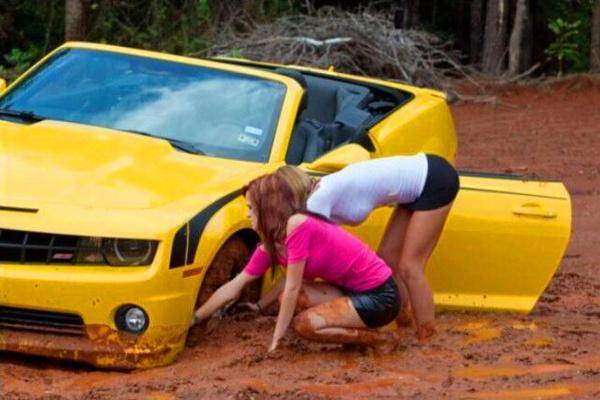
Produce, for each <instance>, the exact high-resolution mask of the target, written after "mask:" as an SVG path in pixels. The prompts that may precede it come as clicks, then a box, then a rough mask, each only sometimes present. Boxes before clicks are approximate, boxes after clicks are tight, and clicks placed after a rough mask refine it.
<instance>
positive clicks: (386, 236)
mask: <svg viewBox="0 0 600 400" xmlns="http://www.w3.org/2000/svg"><path fill="white" fill-rule="evenodd" d="M412 214H413V212H412V211H410V210H407V209H406V208H404V207H402V206H397V207H396V208H395V209H394V211H393V212H392V215H391V216H390V219H389V221H388V223H387V225H386V227H385V232H384V233H383V237H382V238H381V243H380V244H379V249H378V250H377V254H378V255H379V256H380V257H381V258H383V260H384V261H385V262H386V264H387V265H389V266H390V268H392V271H393V272H394V280H395V281H396V284H397V285H398V291H399V292H400V298H401V300H402V308H401V309H400V312H399V313H398V317H397V318H396V324H397V325H398V326H409V325H410V322H411V321H410V320H411V317H410V304H409V296H408V289H407V288H406V284H405V283H404V281H403V280H402V276H401V275H400V270H399V268H398V262H399V260H400V252H401V251H402V246H403V244H404V238H405V236H406V230H407V228H408V223H409V221H410V217H411V216H412Z"/></svg>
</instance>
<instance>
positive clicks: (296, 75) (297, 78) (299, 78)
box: [273, 68, 308, 116]
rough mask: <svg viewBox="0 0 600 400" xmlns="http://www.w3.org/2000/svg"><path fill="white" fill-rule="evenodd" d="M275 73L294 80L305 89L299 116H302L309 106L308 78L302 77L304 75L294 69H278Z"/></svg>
mask: <svg viewBox="0 0 600 400" xmlns="http://www.w3.org/2000/svg"><path fill="white" fill-rule="evenodd" d="M273 72H274V73H276V74H279V75H284V76H287V77H288V78H292V79H294V80H295V81H296V82H298V83H299V84H300V86H302V89H304V92H303V94H302V100H300V106H299V108H298V116H300V115H301V114H302V113H303V112H304V110H306V106H307V104H308V93H307V90H306V88H307V86H308V85H307V84H306V78H305V77H304V75H302V73H300V72H298V71H296V70H293V69H287V68H277V69H275V70H274V71H273Z"/></svg>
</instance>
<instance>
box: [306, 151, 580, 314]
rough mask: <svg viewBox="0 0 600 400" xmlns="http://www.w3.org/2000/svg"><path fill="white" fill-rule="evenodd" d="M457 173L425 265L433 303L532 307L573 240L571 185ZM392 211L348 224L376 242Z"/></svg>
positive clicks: (374, 245)
mask: <svg viewBox="0 0 600 400" xmlns="http://www.w3.org/2000/svg"><path fill="white" fill-rule="evenodd" d="M337 157H338V158H339V155H338V156H337ZM331 164H332V163H329V164H328V165H327V167H328V168H327V169H329V170H330V171H331V170H333V169H334V168H333V167H334V166H333V165H331ZM334 164H335V163H334ZM308 167H317V168H320V167H321V166H320V165H309V166H308ZM328 172H329V171H328ZM459 174H460V191H459V193H458V196H457V198H456V200H455V202H454V205H453V206H452V209H451V211H450V215H449V216H448V220H447V221H446V225H445V226H444V230H443V231H442V235H441V237H440V240H439V242H438V244H437V246H436V248H435V250H434V251H433V254H432V256H431V258H430V259H429V262H428V264H427V266H426V275H427V278H428V280H429V283H430V284H431V286H432V289H433V291H434V300H435V303H436V305H438V306H441V307H444V308H471V309H489V310H511V311H519V312H529V311H531V309H532V308H533V307H534V305H535V303H536V302H537V300H538V298H539V297H540V296H541V294H542V293H543V291H544V289H545V288H546V286H547V285H548V283H549V282H550V280H551V279H552V276H553V275H554V273H555V272H556V269H557V267H558V265H559V264H560V261H561V259H562V256H563V254H564V252H565V249H566V246H567V243H568V241H569V237H570V231H571V200H570V197H569V193H568V192H567V190H566V188H565V187H564V185H563V184H562V183H561V182H556V181H543V180H531V179H526V178H524V177H518V176H513V175H497V174H484V173H469V172H460V173H459ZM391 211H392V208H391V207H382V208H380V209H377V210H375V211H374V212H373V213H371V215H370V216H369V218H368V219H367V220H366V221H365V222H364V223H362V224H361V225H360V226H357V227H348V230H349V231H351V232H353V233H354V234H356V235H358V236H359V237H360V238H361V239H362V240H363V241H365V242H367V243H368V244H369V245H370V246H371V248H373V249H376V248H377V246H378V245H379V241H380V240H381V237H382V235H383V231H384V228H385V225H386V223H387V220H388V218H389V216H390V214H391Z"/></svg>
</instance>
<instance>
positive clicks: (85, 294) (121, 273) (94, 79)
mask: <svg viewBox="0 0 600 400" xmlns="http://www.w3.org/2000/svg"><path fill="white" fill-rule="evenodd" d="M0 90H1V94H0V351H10V352H22V353H28V354H36V355H42V356H48V357H54V358H61V359H71V360H78V361H81V362H85V363H89V364H92V365H95V366H99V367H111V368H125V369H130V368H146V367H151V366H157V365H164V364H167V363H170V362H172V361H173V360H175V358H176V357H177V355H178V354H179V353H181V351H182V350H183V348H184V343H185V339H186V335H187V331H188V326H189V324H190V320H191V317H192V314H193V311H194V309H195V307H196V305H197V304H198V303H199V302H201V301H202V300H203V299H205V298H206V297H207V296H208V295H209V294H210V293H211V292H212V291H213V290H214V288H215V287H216V286H218V285H219V284H221V283H223V282H224V281H226V280H228V279H229V278H230V277H232V276H233V274H235V273H237V272H238V271H239V270H240V268H242V267H243V265H244V262H245V261H246V259H247V258H248V255H249V254H250V253H251V251H252V250H253V248H254V247H255V246H256V244H257V242H258V240H259V238H258V236H257V235H256V233H254V232H253V231H252V230H251V229H250V222H249V221H248V220H247V219H246V209H245V202H244V200H243V198H242V196H241V188H242V186H243V185H244V184H246V183H247V182H248V181H249V180H251V179H253V178H255V177H257V176H260V175H262V174H264V173H267V172H270V171H273V170H275V169H276V168H278V167H279V166H281V165H284V164H286V163H288V164H294V165H299V166H300V167H301V168H304V169H306V170H307V171H309V172H310V173H313V174H316V175H318V174H321V175H322V174H326V173H330V172H332V171H335V170H338V169H340V168H342V167H344V166H345V165H347V164H349V163H353V162H357V161H361V160H365V159H369V158H377V157H385V156H392V155H396V154H412V153H416V152H420V151H423V152H430V153H435V154H438V155H440V156H443V157H446V158H447V159H448V160H450V161H452V162H454V160H455V152H456V134H455V128H454V123H453V120H452V116H451V114H450V110H449V107H448V105H447V102H446V99H445V96H444V94H443V93H440V92H437V91H434V90H429V89H422V88H416V87H412V86H409V85H404V84H399V83H393V82H388V81H384V80H378V79H370V78H365V77H358V76H351V75H345V74H341V73H336V72H335V71H333V70H331V69H330V70H327V71H326V70H318V69H311V68H303V67H297V66H281V65H274V64H265V63H255V62H250V61H244V60H236V59H207V60H202V59H194V58H187V57H179V56H173V55H167V54H162V53H156V52H149V51H141V50H134V49H127V48H122V47H115V46H106V45H97V44H90V43H67V44H65V45H63V46H61V47H59V48H58V49H56V50H55V51H53V52H52V53H50V54H49V55H48V56H46V57H45V58H43V59H42V60H41V61H40V62H39V63H37V64H36V65H34V66H33V67H32V68H31V69H30V70H29V71H27V72H26V73H25V74H23V75H22V76H21V77H20V78H19V79H18V80H16V81H15V82H14V83H12V84H11V85H10V86H9V87H8V88H6V85H5V83H4V82H3V81H1V82H0ZM460 180H461V189H460V193H459V195H458V198H457V200H456V202H455V205H454V207H453V210H452V212H451V214H450V217H449V219H448V221H447V224H446V226H445V229H444V231H443V234H442V237H441V240H440V242H439V245H438V246H437V248H436V249H435V252H434V254H433V256H432V258H431V260H430V262H429V264H428V266H427V275H428V277H429V280H430V282H431V284H432V286H433V288H434V291H435V302H436V304H437V305H438V306H439V307H447V308H471V309H490V310H513V311H520V312H528V311H529V310H531V309H532V307H533V306H534V305H535V303H536V301H537V299H538V297H539V296H540V295H541V293H542V292H543V291H544V289H545V287H546V286H547V285H548V283H549V282H550V280H551V278H552V276H553V274H554V272H555V270H556V268H557V266H558V264H559V262H560V260H561V257H562V255H563V252H564V250H565V247H566V245H567V242H568V238H569V234H570V224H571V208H570V198H569V194H568V193H567V191H566V190H565V188H564V186H563V185H562V184H561V183H560V182H554V181H541V180H531V179H525V178H522V177H515V176H498V175H491V174H481V173H468V172H462V173H461V177H460ZM389 213H390V209H388V208H381V209H378V210H376V211H375V212H374V213H373V214H372V215H371V216H370V218H369V219H368V220H367V221H366V222H365V223H364V224H362V225H361V226H358V227H353V228H348V229H350V230H351V231H352V232H354V233H355V234H356V235H358V236H360V237H361V238H362V239H363V240H364V241H366V242H367V243H369V245H370V246H372V247H374V248H376V246H377V244H378V241H379V240H380V237H381V235H382V230H383V227H384V226H385V223H386V220H387V218H388V216H389ZM276 276H277V274H276V273H275V272H274V273H273V274H269V276H268V277H266V278H265V279H264V280H263V282H261V285H262V289H263V290H264V289H265V288H266V287H268V286H269V285H270V284H271V283H272V281H273V279H274V277H276ZM259 289H260V288H258V287H257V288H254V295H256V294H257V293H258V290H259ZM249 295H252V293H250V294H249Z"/></svg>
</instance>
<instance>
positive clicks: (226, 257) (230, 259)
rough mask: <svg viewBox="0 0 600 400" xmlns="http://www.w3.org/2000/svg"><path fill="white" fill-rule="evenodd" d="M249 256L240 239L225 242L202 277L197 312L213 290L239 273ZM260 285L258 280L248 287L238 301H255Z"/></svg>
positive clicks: (246, 247)
mask: <svg viewBox="0 0 600 400" xmlns="http://www.w3.org/2000/svg"><path fill="white" fill-rule="evenodd" d="M250 255H251V250H250V249H249V248H248V246H247V245H246V243H245V242H244V241H243V240H242V239H241V238H240V237H235V236H234V237H232V238H231V239H229V240H228V241H227V242H225V244H224V245H223V247H221V249H219V252H218V253H217V255H216V256H215V258H214V260H213V262H212V264H210V266H209V267H208V271H206V275H204V279H203V280H202V284H201V286H200V290H199V291H198V296H197V297H196V306H195V309H196V310H197V309H198V308H199V307H200V305H201V304H203V303H204V302H206V300H208V298H209V297H210V296H211V295H212V294H213V293H214V292H215V290H217V289H218V288H219V287H221V286H222V285H223V284H224V283H226V282H228V281H230V280H231V279H233V278H234V277H235V276H236V275H237V274H238V273H240V272H241V271H242V270H243V269H244V267H245V266H246V263H247V262H248V260H249V259H250ZM261 283H262V282H261V280H260V279H258V280H256V281H255V282H253V283H251V284H250V285H248V286H247V287H246V288H245V289H244V291H243V292H242V294H241V296H240V301H257V300H258V298H259V296H260V289H261V286H262V284H261Z"/></svg>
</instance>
